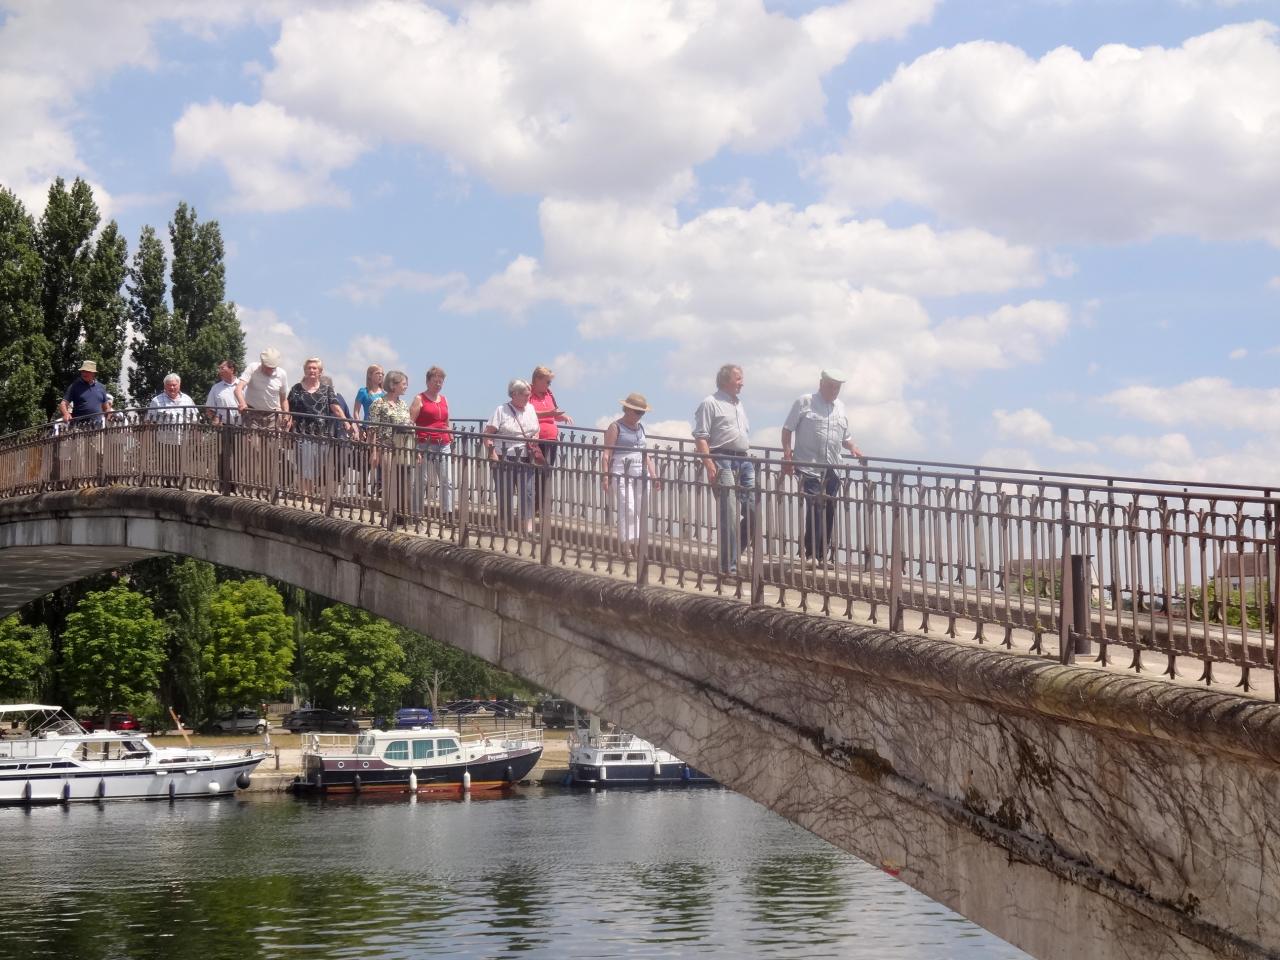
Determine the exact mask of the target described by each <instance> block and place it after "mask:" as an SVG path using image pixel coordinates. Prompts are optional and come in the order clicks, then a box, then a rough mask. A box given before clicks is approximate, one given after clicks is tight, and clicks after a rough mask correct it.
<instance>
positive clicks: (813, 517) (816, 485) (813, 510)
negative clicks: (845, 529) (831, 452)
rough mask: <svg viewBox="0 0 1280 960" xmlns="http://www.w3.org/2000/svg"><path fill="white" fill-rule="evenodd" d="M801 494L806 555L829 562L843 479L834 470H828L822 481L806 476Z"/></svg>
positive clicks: (821, 477) (809, 475)
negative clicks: (832, 531) (802, 498)
mask: <svg viewBox="0 0 1280 960" xmlns="http://www.w3.org/2000/svg"><path fill="white" fill-rule="evenodd" d="M800 490H801V492H802V493H803V494H804V555H805V556H806V557H818V558H820V559H823V560H825V559H827V558H828V556H829V555H830V553H831V528H832V527H833V526H834V525H835V522H836V497H837V496H839V494H840V477H839V476H837V475H836V472H835V471H834V470H825V471H823V474H822V476H820V477H815V476H812V475H811V474H807V473H802V474H800Z"/></svg>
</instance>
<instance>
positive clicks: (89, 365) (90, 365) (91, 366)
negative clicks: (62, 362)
mask: <svg viewBox="0 0 1280 960" xmlns="http://www.w3.org/2000/svg"><path fill="white" fill-rule="evenodd" d="M86 370H88V371H89V372H90V373H97V372H98V365H97V364H96V363H94V362H93V361H92V360H86V361H85V362H84V363H82V364H80V372H81V373H84V372H85V371H86Z"/></svg>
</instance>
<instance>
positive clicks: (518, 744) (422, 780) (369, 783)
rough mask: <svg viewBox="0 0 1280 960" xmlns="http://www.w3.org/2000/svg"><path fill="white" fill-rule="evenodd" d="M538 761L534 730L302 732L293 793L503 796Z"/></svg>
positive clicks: (537, 736)
mask: <svg viewBox="0 0 1280 960" xmlns="http://www.w3.org/2000/svg"><path fill="white" fill-rule="evenodd" d="M541 757H542V731H541V730H536V729H528V730H504V731H501V732H497V733H487V734H486V733H474V734H468V735H467V736H463V735H462V734H460V733H459V732H458V731H457V730H452V729H449V728H447V727H413V728H410V729H408V730H405V729H398V730H366V731H364V732H362V733H360V734H359V735H357V736H350V735H343V734H324V733H313V734H309V735H308V736H307V737H306V739H305V740H304V741H303V747H302V773H301V774H300V775H299V776H298V778H297V780H295V781H294V789H295V791H297V792H300V793H307V792H317V793H326V794H329V793H363V792H366V791H368V792H384V793H389V792H399V793H456V794H462V793H465V792H468V791H477V790H481V791H483V790H509V789H511V788H512V787H514V786H515V785H516V784H517V783H519V782H520V781H521V780H523V779H524V778H525V777H527V776H528V775H529V772H530V771H531V770H532V769H533V767H534V765H535V764H536V763H537V762H538V760H539V759H540V758H541Z"/></svg>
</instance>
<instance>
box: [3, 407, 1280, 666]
mask: <svg viewBox="0 0 1280 960" xmlns="http://www.w3.org/2000/svg"><path fill="white" fill-rule="evenodd" d="M223 416H226V411H223ZM301 426H302V425H301V424H299V423H294V422H292V421H289V420H288V419H287V418H280V419H276V418H275V417H272V416H271V415H266V416H261V417H258V418H256V419H254V420H252V421H246V420H242V419H240V418H238V417H236V418H234V420H232V421H224V420H223V419H219V418H218V415H217V414H216V413H215V411H211V410H205V409H203V408H186V409H183V410H178V411H174V410H170V411H168V412H156V411H151V412H150V413H149V412H148V411H145V410H139V411H124V412H122V413H116V414H113V415H111V416H110V417H109V418H108V420H107V422H106V423H94V422H88V423H85V424H74V423H73V424H68V425H63V424H52V425H47V426H44V427H38V428H32V429H30V430H25V431H20V432H18V433H15V434H11V435H9V436H7V437H4V438H0V496H4V497H14V496H21V495H24V494H32V493H38V492H42V491H48V490H57V489H70V488H75V487H82V486H103V485H111V484H133V485H139V486H174V487H182V488H185V489H192V490H203V491H208V492H213V493H218V494H221V495H226V496H236V497H247V498H251V499H259V500H269V501H271V502H273V503H284V504H288V505H292V506H298V507H302V508H305V509H310V510H319V511H323V512H324V513H326V514H328V515H331V516H342V517H346V518H349V519H352V520H357V521H362V522H369V523H377V524H381V525H384V526H387V527H392V528H402V529H408V530H413V531H417V532H421V533H425V534H428V535H431V536H435V537H442V538H445V539H449V540H453V541H455V542H458V543H461V544H466V545H472V546H480V547H484V548H486V549H493V550H501V551H505V552H508V553H514V554H518V555H523V556H527V557H530V558H532V559H533V560H535V561H536V562H540V563H554V564H564V565H569V566H573V567H576V568H579V569H584V570H588V571H594V572H599V573H605V574H609V575H613V576H625V577H629V578H634V579H635V580H636V582H638V583H640V584H666V585H671V586H676V587H683V588H692V589H698V590H710V591H713V592H715V593H717V594H720V595H724V596H732V597H736V598H739V599H741V600H744V601H746V602H750V603H755V604H765V603H767V604H777V605H782V606H790V607H798V608H801V609H805V610H809V611H812V612H815V613H822V614H825V615H830V616H843V617H849V618H855V617H856V618H861V619H867V620H869V621H870V622H874V623H878V624H881V625H883V626H886V627H889V628H892V629H901V628H903V627H904V625H905V624H904V617H905V615H906V614H907V613H912V614H913V617H914V616H918V617H919V624H918V627H917V625H914V624H913V625H912V629H917V628H918V629H923V630H925V631H929V630H932V629H941V630H943V631H944V632H945V633H947V634H948V635H950V636H956V635H957V633H958V632H959V631H965V632H968V631H972V638H973V639H976V640H978V641H980V642H992V643H995V644H1001V645H1004V646H1006V647H1008V648H1011V649H1015V648H1016V649H1023V650H1025V651H1026V652H1029V653H1032V654H1038V655H1042V656H1052V657H1055V658H1057V659H1060V660H1061V661H1063V662H1068V661H1071V660H1072V659H1073V658H1075V657H1077V656H1081V657H1083V656H1084V655H1085V654H1088V655H1089V656H1090V657H1091V658H1093V659H1094V661H1095V662H1098V663H1101V664H1108V663H1117V662H1120V663H1123V661H1125V660H1127V664H1126V665H1127V666H1128V667H1131V668H1132V669H1134V670H1135V671H1143V670H1147V669H1152V668H1158V669H1159V670H1160V671H1162V672H1163V673H1165V674H1168V675H1170V676H1179V675H1181V674H1182V672H1183V671H1184V670H1185V667H1186V666H1187V664H1188V663H1190V664H1192V665H1194V667H1195V669H1196V670H1198V671H1199V677H1198V679H1200V680H1202V681H1204V682H1206V683H1211V682H1214V681H1215V680H1222V679H1223V677H1220V676H1215V669H1217V670H1218V672H1219V673H1223V672H1224V670H1223V669H1222V667H1223V666H1226V665H1229V668H1230V669H1229V673H1230V677H1231V679H1232V681H1233V682H1236V683H1237V684H1238V685H1239V686H1241V687H1242V688H1244V689H1245V690H1254V689H1258V688H1260V687H1261V686H1263V685H1264V684H1265V685H1270V686H1271V687H1272V689H1273V690H1277V691H1280V684H1278V683H1277V682H1276V681H1277V658H1276V655H1275V651H1276V644H1277V638H1278V637H1280V621H1278V620H1277V616H1276V602H1275V589H1276V582H1277V578H1276V576H1275V567H1276V559H1277V556H1278V554H1280V544H1277V537H1280V528H1278V527H1277V514H1278V507H1280V500H1278V499H1277V498H1276V497H1275V496H1273V495H1272V492H1271V491H1270V490H1269V489H1265V488H1250V487H1247V486H1243V485H1233V484H1186V483H1176V482H1171V481H1159V480H1134V479H1132V478H1119V477H1097V476H1085V477H1080V476H1071V475H1067V474H1061V473H1049V472H1046V473H1039V474H1037V473H1033V472H1030V471H1023V470H1000V469H992V468H988V467H977V466H967V465H958V464H937V463H935V464H910V463H907V462H904V461H899V460H876V459H866V460H861V461H856V462H855V461H849V462H847V463H844V464H842V465H840V466H838V467H834V468H830V470H829V471H828V468H823V467H819V466H817V465H804V464H797V465H796V466H797V467H800V468H802V469H804V468H806V467H808V468H809V469H811V470H813V471H818V472H820V473H821V476H822V478H823V479H824V481H825V486H823V485H821V484H820V485H819V486H820V487H822V492H820V493H818V494H816V495H806V494H805V493H804V492H803V491H802V489H801V485H800V482H799V479H798V477H797V476H794V475H789V474H788V473H787V472H786V471H785V470H784V465H783V464H782V463H781V461H780V460H779V457H778V454H777V451H776V450H770V449H766V448H759V449H755V450H753V451H752V452H751V454H750V456H749V458H748V459H749V461H750V463H751V465H752V467H753V468H754V473H755V478H756V483H755V485H754V486H753V487H752V488H750V489H749V490H744V489H742V488H731V487H728V486H721V485H716V486H712V485H711V484H709V483H708V482H707V480H706V472H705V470H704V467H703V459H702V457H701V456H700V455H698V454H697V453H696V451H694V449H693V445H692V443H691V442H690V441H687V440H677V439H662V438H652V439H651V443H650V450H649V453H648V457H649V464H650V466H651V469H652V472H653V474H654V476H655V478H656V479H655V481H654V482H650V481H648V480H647V479H644V478H637V477H624V476H609V477H607V475H606V473H605V472H604V463H605V453H606V448H605V447H604V446H603V444H602V442H601V434H600V431H594V430H583V429H580V428H574V429H572V430H568V431H564V432H562V434H561V440H560V441H559V443H558V444H556V445H555V456H554V458H553V459H552V461H551V462H549V463H546V464H538V463H534V462H532V461H529V462H526V461H522V460H518V459H516V460H505V459H499V460H497V461H496V462H495V461H494V460H493V459H492V456H493V452H492V451H490V450H489V449H488V446H487V445H486V442H485V435H484V433H483V428H482V424H481V422H480V421H457V422H455V423H454V432H453V436H452V443H451V445H450V448H449V450H448V451H447V453H437V452H434V451H433V450H431V449H429V448H424V449H422V450H421V451H420V450H419V447H418V444H417V442H416V437H415V435H414V433H413V431H412V430H410V429H396V430H384V431H383V432H382V433H380V434H373V433H369V432H366V433H364V434H362V435H359V436H357V437H352V436H350V435H348V434H347V433H346V432H345V431H346V426H345V425H344V424H342V423H341V422H338V421H329V420H319V419H317V420H313V421H309V422H308V425H307V426H308V429H300V427H301ZM615 462H616V458H615ZM722 476H723V471H722ZM828 478H829V479H828ZM606 479H607V481H608V482H606ZM628 498H629V499H628ZM629 510H631V511H633V514H634V516H631V515H629V514H628V511H629ZM743 514H746V515H747V516H748V517H749V518H750V522H748V523H745V524H744V523H742V515H743ZM828 515H829V516H830V518H831V520H830V523H831V534H830V538H829V541H827V542H825V543H824V542H822V539H821V538H819V539H818V540H817V541H816V542H811V544H810V546H811V547H813V548H815V549H813V550H811V552H815V553H818V554H819V556H817V557H815V558H814V559H813V560H811V561H807V562H806V561H805V559H804V558H803V557H802V556H801V555H802V554H803V553H804V552H805V527H806V523H807V522H808V523H813V522H815V521H816V522H817V523H818V524H819V525H820V524H822V523H824V522H825V521H824V518H825V517H826V516H828ZM820 528H821V527H820ZM734 530H737V531H738V532H739V533H740V534H741V533H742V532H743V531H744V530H745V539H744V540H742V541H741V542H740V543H738V544H733V543H732V540H733V532H732V531H734ZM722 534H723V536H722ZM725 547H732V549H725ZM739 548H741V549H739ZM1015 634H1017V635H1019V636H1024V637H1025V638H1026V642H1025V643H1024V644H1022V645H1021V646H1020V647H1019V646H1018V645H1016V644H1015V642H1014V637H1015ZM1260 681H1261V682H1260Z"/></svg>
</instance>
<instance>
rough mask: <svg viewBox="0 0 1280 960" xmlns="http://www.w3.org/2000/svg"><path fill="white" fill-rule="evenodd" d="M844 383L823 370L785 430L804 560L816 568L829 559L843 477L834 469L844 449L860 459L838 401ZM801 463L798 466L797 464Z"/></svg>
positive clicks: (785, 472) (793, 407) (789, 417)
mask: <svg viewBox="0 0 1280 960" xmlns="http://www.w3.org/2000/svg"><path fill="white" fill-rule="evenodd" d="M845 380H846V378H845V376H844V374H841V373H837V372H835V371H834V370H823V371H822V376H821V377H820V378H819V380H818V390H817V392H816V393H806V394H805V395H804V396H802V397H799V398H798V399H797V400H796V402H795V403H793V404H792V405H791V412H790V413H788V414H787V419H786V420H785V421H784V422H783V425H782V460H783V464H782V473H783V475H784V476H791V475H792V474H793V473H796V472H799V474H800V490H801V492H802V493H803V494H804V498H805V507H804V541H803V545H802V548H801V549H802V555H803V556H804V558H805V559H806V560H809V561H812V562H814V563H818V564H821V563H825V562H826V561H828V560H830V559H831V547H832V544H831V530H832V527H833V525H834V523H835V513H836V511H835V504H836V501H835V498H836V496H837V495H838V494H839V493H840V474H839V473H838V472H837V471H836V469H835V468H836V466H838V465H839V464H840V461H841V457H842V450H848V451H849V453H851V454H852V455H853V456H855V457H861V456H862V451H861V450H859V449H858V445H857V444H855V443H854V442H853V434H851V433H850V432H849V414H848V411H846V410H845V407H844V403H843V402H842V401H841V400H840V388H841V387H842V386H844V383H845ZM793 439H794V441H795V448H794V450H793V449H792V440H793ZM797 460H798V461H800V466H796V465H795V463H794V461H797Z"/></svg>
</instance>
